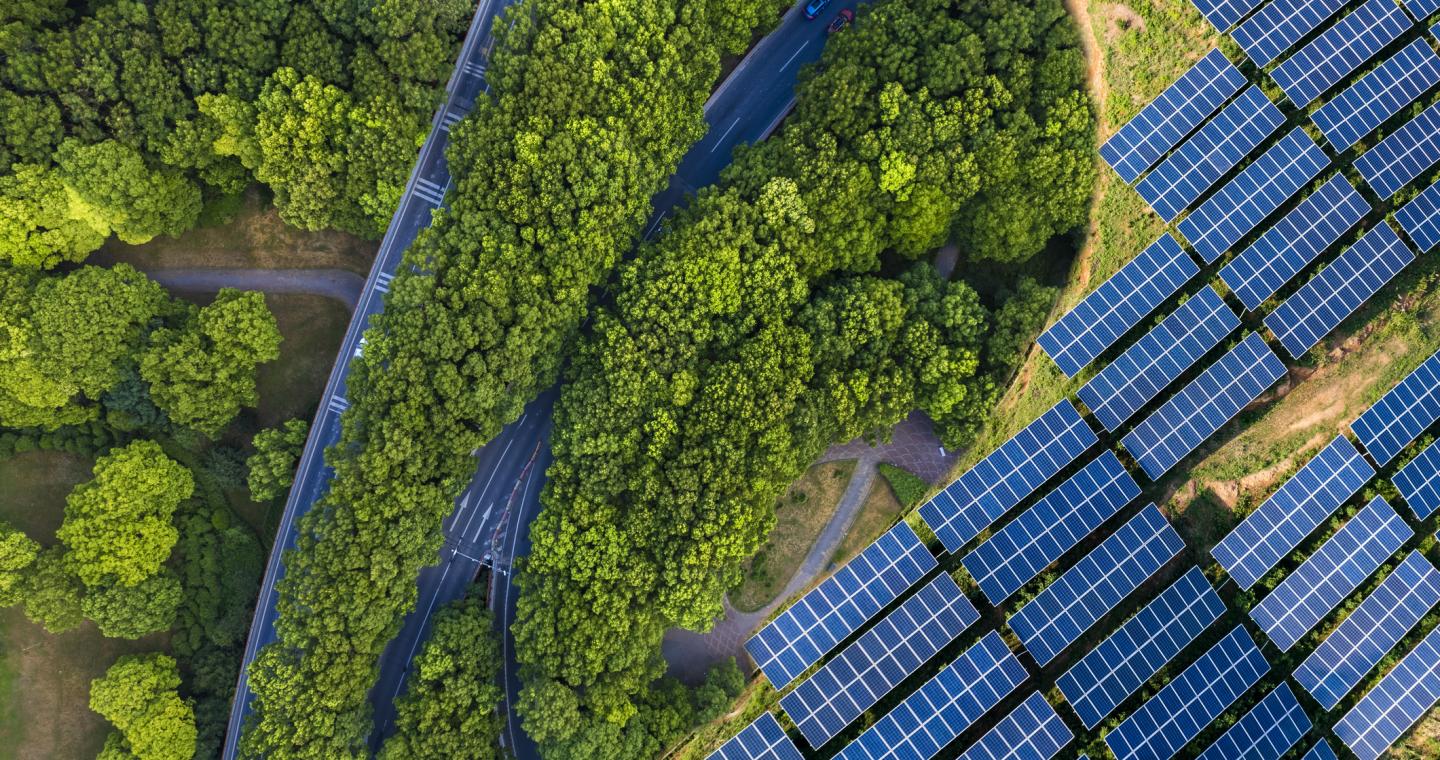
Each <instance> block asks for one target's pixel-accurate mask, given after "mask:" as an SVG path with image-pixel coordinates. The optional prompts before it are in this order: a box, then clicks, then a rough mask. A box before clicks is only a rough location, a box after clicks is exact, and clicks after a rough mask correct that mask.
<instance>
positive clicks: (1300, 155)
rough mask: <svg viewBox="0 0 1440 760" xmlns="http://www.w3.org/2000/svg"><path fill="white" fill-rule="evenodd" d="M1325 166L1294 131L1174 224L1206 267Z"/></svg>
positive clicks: (1321, 155)
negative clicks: (1177, 223)
mask: <svg viewBox="0 0 1440 760" xmlns="http://www.w3.org/2000/svg"><path fill="white" fill-rule="evenodd" d="M1388 1H1389V0H1386V2H1388ZM1329 163H1330V159H1329V158H1327V157H1326V156H1325V151H1323V150H1321V149H1320V146H1319V145H1316V144H1315V141H1314V140H1311V139H1310V136H1309V135H1307V134H1305V130H1303V129H1301V128H1300V127H1296V128H1295V130H1294V131H1292V132H1291V133H1290V134H1288V135H1286V136H1284V137H1282V138H1280V140H1279V141H1278V142H1276V143H1275V144H1274V145H1271V146H1270V147H1269V148H1268V149H1267V150H1266V151H1265V152H1264V153H1262V154H1261V155H1260V157H1259V158H1257V159H1255V161H1254V163H1252V164H1250V165H1249V166H1247V167H1245V169H1244V170H1243V171H1241V172H1240V173H1239V174H1238V175H1236V176H1235V178H1234V179H1232V180H1230V181H1229V182H1228V183H1226V184H1225V186H1224V187H1222V188H1220V189H1219V190H1218V191H1216V192H1215V194H1214V195H1211V196H1210V197H1209V198H1207V199H1206V200H1205V202H1204V203H1202V204H1200V206H1199V208H1196V209H1195V210H1194V211H1193V212H1191V213H1190V215H1189V216H1186V217H1185V218H1184V219H1182V220H1180V227H1179V229H1180V233H1181V234H1182V235H1184V236H1185V239H1186V240H1189V241H1190V244H1191V245H1192V246H1194V247H1195V250H1196V252H1198V253H1199V254H1200V257H1201V258H1203V259H1205V263H1206V264H1212V263H1214V262H1215V260H1216V259H1218V258H1220V256H1221V255H1222V254H1224V253H1225V252H1226V251H1228V250H1230V246H1232V245H1235V243H1237V242H1239V241H1240V238H1242V237H1245V235H1246V234H1247V233H1249V232H1250V231H1251V230H1253V229H1255V228H1256V227H1257V226H1259V224H1260V222H1262V221H1264V220H1265V217H1267V216H1269V215H1270V214H1271V212H1273V211H1274V210H1275V209H1277V208H1280V204H1282V203H1284V202H1285V200H1286V199H1287V198H1289V197H1290V196H1292V195H1294V194H1295V192H1296V191H1297V190H1299V189H1300V188H1302V187H1304V186H1305V185H1306V183H1308V182H1309V181H1310V180H1312V179H1314V178H1315V175H1317V174H1319V173H1320V170H1321V169H1324V168H1325V166H1326V164H1329Z"/></svg>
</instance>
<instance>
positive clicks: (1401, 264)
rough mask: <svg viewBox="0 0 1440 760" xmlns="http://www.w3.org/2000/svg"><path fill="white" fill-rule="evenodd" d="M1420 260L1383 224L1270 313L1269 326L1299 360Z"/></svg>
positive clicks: (1267, 321) (1392, 230)
mask: <svg viewBox="0 0 1440 760" xmlns="http://www.w3.org/2000/svg"><path fill="white" fill-rule="evenodd" d="M1414 260H1415V252H1414V251H1412V250H1410V246H1408V245H1405V241H1403V240H1401V239H1400V235H1399V234H1398V233H1396V232H1395V230H1394V229H1393V228H1392V227H1391V226H1390V225H1388V224H1385V223H1384V222H1381V223H1380V225H1379V226H1377V227H1375V228H1374V229H1372V230H1370V231H1369V232H1367V233H1365V236H1364V237H1362V238H1360V240H1359V241H1358V242H1356V243H1355V245H1352V246H1350V247H1349V248H1347V249H1346V250H1345V252H1344V253H1342V254H1340V255H1339V256H1338V257H1336V259H1335V261H1334V262H1332V263H1331V264H1330V266H1327V267H1325V268H1324V269H1322V270H1320V273H1319V274H1317V275H1315V277H1313V278H1312V279H1311V280H1310V281H1309V282H1306V283H1305V284H1304V285H1302V286H1301V287H1300V289H1299V290H1297V291H1295V294H1294V295H1292V296H1290V297H1289V298H1287V299H1285V302H1284V303H1282V304H1280V305H1279V306H1277V307H1276V308H1275V311H1272V312H1270V314H1269V315H1267V316H1266V317H1265V326H1266V327H1268V328H1270V332H1272V333H1274V334H1275V337H1276V338H1277V339H1278V340H1279V341H1280V344H1281V345H1283V346H1285V350H1286V351H1288V352H1289V353H1290V356H1291V358H1294V359H1299V358H1300V357H1302V356H1304V355H1305V352H1306V351H1309V350H1310V347H1311V346H1314V345H1315V344H1316V343H1318V342H1319V341H1320V339H1321V338H1323V337H1325V336H1326V335H1328V334H1329V333H1330V331H1331V330H1334V329H1335V328H1336V327H1339V326H1340V323H1341V322H1343V321H1345V318H1346V317H1348V316H1350V315H1351V314H1353V313H1355V310H1356V309H1358V308H1360V306H1361V304H1363V303H1365V302H1366V301H1367V300H1369V299H1370V297H1371V296H1373V295H1375V294H1376V293H1377V292H1379V291H1380V288H1383V287H1385V284H1386V283H1388V282H1390V280H1392V279H1394V278H1395V275H1397V274H1399V273H1400V270H1401V269H1404V268H1405V267H1406V266H1407V265H1409V263H1410V262H1412V261H1414Z"/></svg>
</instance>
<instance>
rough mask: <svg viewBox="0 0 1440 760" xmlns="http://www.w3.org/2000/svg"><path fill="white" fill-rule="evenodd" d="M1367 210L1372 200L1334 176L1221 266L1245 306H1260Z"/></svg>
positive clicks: (1222, 274)
mask: <svg viewBox="0 0 1440 760" xmlns="http://www.w3.org/2000/svg"><path fill="white" fill-rule="evenodd" d="M1369 212H1370V204H1369V203H1367V202H1366V201H1365V199H1364V198H1362V197H1360V193H1359V192H1358V191H1356V190H1355V187H1354V186H1353V185H1351V184H1350V181H1349V180H1347V179H1345V177H1344V175H1341V174H1336V175H1335V176H1334V177H1331V178H1330V180H1329V181H1328V182H1326V183H1325V184H1324V185H1321V186H1320V189H1319V190H1316V191H1315V192H1313V193H1311V194H1310V195H1309V196H1308V197H1306V198H1305V200H1303V201H1301V202H1300V203H1299V204H1298V205H1296V206H1295V208H1293V209H1291V210H1290V211H1289V212H1287V213H1286V214H1285V216H1283V217H1281V218H1280V221H1278V222H1276V223H1275V224H1274V225H1273V226H1271V227H1270V229H1268V230H1266V231H1265V232H1264V233H1263V234H1261V235H1260V239H1259V240H1256V241H1255V242H1254V243H1252V244H1251V245H1250V246H1249V247H1248V248H1246V249H1245V250H1244V251H1241V252H1240V253H1239V254H1237V255H1236V256H1235V258H1233V259H1231V260H1230V262H1229V263H1228V264H1226V265H1225V266H1224V268H1222V269H1221V270H1220V279H1222V280H1224V281H1225V284H1226V285H1229V286H1230V290H1232V291H1234V293H1235V295H1236V296H1237V297H1239V299H1240V300H1241V302H1243V303H1244V304H1245V308H1247V309H1251V310H1254V309H1258V308H1260V305H1261V304H1263V303H1265V299H1267V298H1269V297H1270V296H1273V295H1275V291H1277V290H1279V289H1280V286H1281V285H1284V284H1285V283H1287V282H1289V281H1290V278H1292V277H1294V276H1295V275H1297V274H1300V271H1301V270H1303V269H1304V268H1305V267H1307V266H1309V265H1310V262H1312V261H1314V260H1315V259H1316V258H1317V257H1319V256H1320V254H1321V253H1323V252H1324V251H1325V249H1327V248H1329V247H1330V245H1331V244H1332V243H1334V242H1335V241H1336V240H1339V239H1340V236H1341V235H1344V234H1345V231H1346V230H1348V229H1350V228H1351V227H1354V226H1355V223H1356V222H1359V221H1360V220H1361V219H1362V218H1364V216H1365V215H1366V214H1368V213H1369Z"/></svg>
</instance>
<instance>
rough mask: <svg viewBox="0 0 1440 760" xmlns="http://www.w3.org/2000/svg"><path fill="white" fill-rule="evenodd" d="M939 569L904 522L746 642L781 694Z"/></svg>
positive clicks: (747, 648) (766, 675) (746, 647)
mask: <svg viewBox="0 0 1440 760" xmlns="http://www.w3.org/2000/svg"><path fill="white" fill-rule="evenodd" d="M933 567H935V557H934V555H932V554H930V550H929V549H926V548H925V544H923V543H921V541H920V539H919V537H917V536H916V535H915V531H914V530H912V529H911V528H910V526H909V525H906V524H905V523H903V522H902V523H899V524H898V525H896V526H895V527H893V528H891V529H890V530H889V532H887V533H886V534H885V535H883V536H881V537H880V538H878V539H876V540H875V543H873V544H870V546H869V547H867V548H866V549H865V551H863V552H861V553H860V556H858V557H856V558H855V559H853V560H851V561H850V562H849V563H848V564H846V565H845V566H844V567H842V568H840V570H838V571H837V572H836V573H835V574H834V575H832V576H831V577H830V578H828V579H826V581H825V582H824V583H821V584H820V585H819V586H816V587H815V588H814V589H813V590H812V591H810V592H809V593H807V594H806V595H805V596H803V597H801V598H800V601H798V602H796V603H795V604H794V605H792V606H791V607H790V609H788V610H785V612H783V613H781V615H780V616H779V617H777V618H775V620H774V621H772V622H771V623H770V624H769V625H767V626H765V627H764V628H762V629H761V630H760V632H759V633H757V634H755V636H754V637H752V638H751V639H750V640H749V641H747V642H746V643H745V649H746V650H748V651H749V652H750V657H751V658H753V659H754V660H755V664H756V665H758V666H759V667H760V670H761V671H763V672H764V673H765V677H766V678H768V679H770V683H771V684H772V685H773V686H774V687H775V688H776V689H782V688H784V687H785V686H786V685H787V684H789V683H790V682H791V681H793V680H795V677H796V676H798V675H800V674H801V673H803V672H805V670H807V669H808V668H809V667H810V666H811V665H814V664H815V663H816V662H818V661H819V660H820V658H821V657H823V656H825V653H826V652H829V651H830V650H831V649H834V648H835V645H836V644H839V643H840V642H841V640H843V639H844V638H845V637H847V636H849V635H850V634H852V633H854V632H855V630H856V629H857V628H859V627H860V626H861V625H863V624H864V623H865V621H866V620H869V619H870V618H871V617H873V616H874V615H875V613H877V612H879V611H880V610H881V608H883V607H884V606H885V605H887V604H889V603H890V602H893V601H895V599H896V598H897V597H899V596H900V595H901V594H903V593H905V589H908V588H910V587H911V586H913V585H914V584H915V582H916V581H918V580H920V577H921V576H923V575H924V574H925V573H927V572H929V571H930V569H931V568H933Z"/></svg>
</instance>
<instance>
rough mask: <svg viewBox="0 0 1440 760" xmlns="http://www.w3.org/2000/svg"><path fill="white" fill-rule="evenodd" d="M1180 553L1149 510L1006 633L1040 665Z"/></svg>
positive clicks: (1175, 537)
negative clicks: (1016, 640) (1010, 633)
mask: <svg viewBox="0 0 1440 760" xmlns="http://www.w3.org/2000/svg"><path fill="white" fill-rule="evenodd" d="M1184 547H1185V541H1184V540H1183V539H1181V538H1180V534H1179V533H1176V532H1175V529H1174V528H1172V527H1170V523H1169V522H1167V521H1166V520H1165V516H1164V515H1162V514H1160V510H1159V509H1158V508H1157V507H1156V506H1155V505H1154V504H1150V505H1148V506H1147V507H1145V509H1143V510H1141V511H1140V513H1139V514H1137V515H1135V516H1134V517H1132V518H1130V520H1129V521H1128V522H1126V523H1125V524H1124V525H1122V526H1120V529H1119V530H1116V531H1115V533H1113V534H1112V535H1111V536H1110V537H1109V538H1107V539H1105V540H1104V541H1103V542H1101V544H1100V545H1099V546H1097V547H1095V549H1094V551H1091V552H1090V553H1089V554H1087V555H1085V557H1084V558H1083V559H1081V560H1080V561H1079V562H1077V563H1075V566H1074V567H1071V568H1070V569H1069V570H1067V571H1065V573H1064V574H1063V575H1061V576H1060V577H1059V578H1057V579H1056V580H1055V582H1054V583H1052V584H1050V585H1049V586H1047V587H1046V588H1045V590H1044V591H1041V592H1040V593H1039V594H1038V595H1036V597H1035V598H1034V599H1031V600H1030V601H1029V602H1026V603H1025V606H1023V607H1021V608H1020V609H1019V611H1017V612H1016V613H1015V614H1014V615H1011V616H1010V628H1011V630H1013V631H1015V633H1016V634H1017V635H1018V636H1019V637H1020V641H1021V642H1022V643H1024V644H1025V648H1026V649H1027V650H1029V651H1030V654H1031V655H1033V656H1034V657H1035V661H1036V662H1038V663H1039V664H1041V665H1045V664H1047V663H1049V662H1050V661H1051V660H1053V659H1055V656H1056V655H1058V654H1060V651H1061V650H1063V649H1064V648H1065V647H1067V646H1069V645H1070V644H1071V643H1073V642H1074V641H1075V640H1076V639H1078V638H1079V637H1080V634H1082V633H1084V632H1085V631H1086V630H1087V629H1088V628H1089V627H1090V626H1092V625H1094V624H1095V623H1096V622H1098V621H1099V620H1100V618H1101V617H1104V615H1105V613H1107V612H1109V611H1110V610H1111V609H1113V608H1114V607H1115V605H1117V604H1119V603H1120V602H1121V600H1123V599H1124V598H1125V597H1126V596H1127V595H1129V594H1130V592H1132V591H1134V590H1135V589H1137V588H1139V587H1140V584H1141V583H1143V582H1144V581H1145V579H1146V578H1149V577H1150V576H1151V575H1154V574H1155V571H1157V570H1159V569H1160V568H1161V567H1163V566H1164V565H1165V563H1166V562H1169V561H1170V559H1171V558H1172V557H1174V556H1175V555H1176V554H1179V553H1180V550H1181V549H1182V548H1184Z"/></svg>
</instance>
